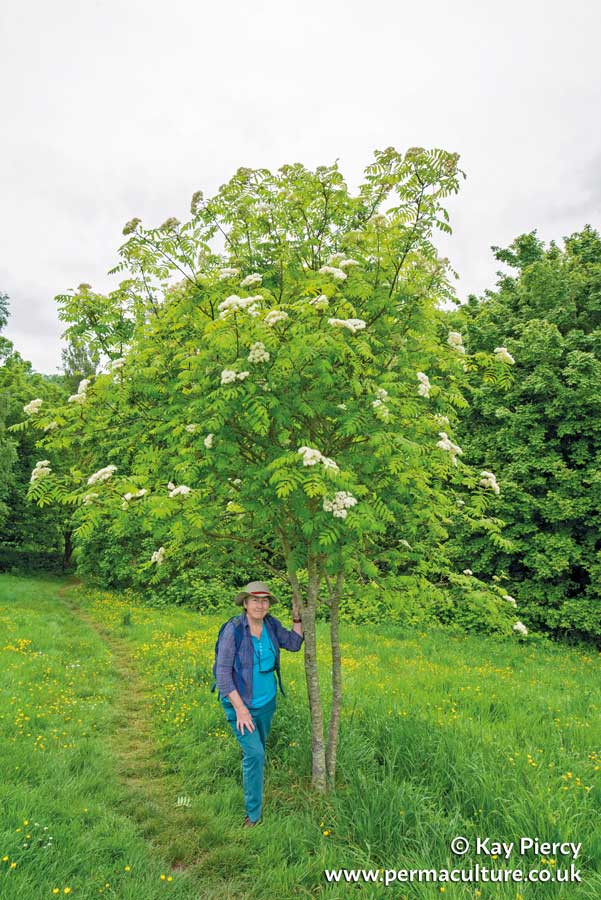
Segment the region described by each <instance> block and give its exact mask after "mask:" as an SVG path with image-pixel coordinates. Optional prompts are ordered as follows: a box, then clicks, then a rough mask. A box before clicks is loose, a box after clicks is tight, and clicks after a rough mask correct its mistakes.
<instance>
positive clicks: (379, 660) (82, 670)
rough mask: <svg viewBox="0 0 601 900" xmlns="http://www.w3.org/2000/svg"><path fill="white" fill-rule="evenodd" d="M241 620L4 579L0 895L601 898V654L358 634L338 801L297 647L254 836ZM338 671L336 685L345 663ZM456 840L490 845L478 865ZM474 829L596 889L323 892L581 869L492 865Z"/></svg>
mask: <svg viewBox="0 0 601 900" xmlns="http://www.w3.org/2000/svg"><path fill="white" fill-rule="evenodd" d="M277 614H278V615H279V616H280V617H281V618H282V620H283V621H287V613H286V611H285V610H284V611H280V610H278V612H277ZM224 617H225V616H224V615H223V614H222V615H218V616H199V615H198V614H197V613H194V612H193V611H190V610H187V609H173V608H169V609H161V610H157V609H149V608H146V607H144V606H142V605H139V604H137V603H136V602H134V600H133V599H132V598H128V597H126V596H124V595H116V594H110V593H104V592H94V591H86V590H84V589H83V587H82V586H79V585H76V584H73V583H66V582H65V581H64V580H63V581H59V580H51V579H25V578H15V577H8V576H0V773H1V776H2V777H1V778H0V812H1V814H2V815H1V820H0V898H2V900H14V898H19V900H44V898H46V897H48V898H52V897H55V896H58V895H59V894H60V895H61V896H64V895H71V896H72V897H73V898H78V900H79V898H85V900H91V898H96V897H99V896H110V897H117V898H120V900H134V898H135V900H155V898H163V897H175V898H178V900H192V898H194V900H217V898H219V900H292V898H302V897H305V898H311V897H312V898H322V897H323V898H328V900H345V898H346V897H355V896H357V895H359V896H361V897H363V898H367V900H382V898H387V900H390V898H394V900H426V898H432V897H434V896H443V897H444V898H445V900H447V898H452V900H520V898H522V900H556V898H559V900H571V898H575V900H599V898H600V897H601V817H600V812H601V785H600V772H601V716H600V715H599V712H600V711H601V657H600V655H599V654H598V653H597V652H596V651H594V650H592V649H590V650H589V649H586V648H580V649H569V648H566V647H558V646H555V645H547V644H537V643H534V642H531V641H526V642H520V641H515V640H512V641H499V640H494V639H490V638H485V637H478V636H466V635H460V634H452V633H450V632H446V631H431V632H418V631H413V630H406V631H404V632H403V631H401V630H400V629H399V628H398V627H395V626H393V625H382V626H378V627H371V626H369V627H368V626H361V627H357V626H348V625H347V626H344V627H343V629H342V643H343V647H342V649H343V660H344V661H343V675H344V689H345V706H344V711H343V721H342V731H341V744H340V752H339V779H338V785H337V790H336V793H335V794H333V795H330V796H328V797H325V798H323V797H316V796H315V795H313V794H312V793H311V791H310V786H309V773H310V753H309V739H308V715H307V707H306V699H305V691H304V683H303V668H302V654H287V655H286V656H285V657H284V660H283V674H284V683H285V687H286V691H287V697H286V698H281V697H279V698H278V710H277V713H276V716H275V718H274V726H273V729H272V733H271V735H270V739H269V746H268V764H267V769H266V792H265V813H264V824H263V825H262V826H261V827H260V828H256V829H251V830H250V831H249V830H246V831H245V830H243V829H242V828H241V821H242V816H243V807H242V791H241V783H240V782H241V779H240V755H239V749H238V746H237V743H236V742H235V740H234V738H233V736H232V735H231V733H230V732H229V729H228V728H227V726H226V724H225V721H224V717H223V711H222V710H221V708H220V706H219V704H218V703H217V701H216V698H215V696H214V695H212V694H211V693H210V691H209V686H210V681H211V676H210V669H211V664H212V656H213V646H214V642H215V637H216V634H217V630H218V628H219V624H220V622H221V621H222V620H223V618H224ZM320 640H321V641H322V646H327V635H326V633H325V626H320ZM320 665H321V671H322V675H323V677H324V679H325V680H326V681H327V674H328V668H329V659H328V653H327V651H325V652H324V653H323V655H322V658H321V662H320ZM179 795H185V796H187V797H189V799H190V806H189V807H176V805H175V804H176V800H177V797H178V796H179ZM455 835H465V836H467V837H468V838H469V840H470V841H471V843H472V847H471V849H470V851H469V852H468V853H467V854H466V855H465V857H456V856H453V855H452V853H451V851H450V849H449V845H450V841H451V839H452V837H453V836H455ZM477 836H480V837H481V838H489V839H490V840H495V841H506V842H509V841H513V842H516V841H518V840H519V838H520V837H521V836H530V837H533V838H538V839H540V840H541V841H565V842H581V843H582V849H581V852H580V855H579V859H578V861H577V865H578V867H579V868H580V870H581V873H582V883H573V884H562V883H558V882H554V881H553V880H552V879H551V881H549V882H546V883H543V884H518V885H516V884H515V883H511V882H510V883H501V884H498V883H495V884H486V883H482V882H481V883H472V884H449V883H446V884H441V885H436V884H432V883H413V884H404V885H401V884H396V885H394V886H392V885H391V886H390V887H388V888H386V887H384V885H383V884H381V883H376V884H372V883H365V882H363V881H361V880H359V881H358V882H357V883H355V884H352V883H349V884H345V883H338V884H334V883H331V884H328V883H327V882H326V879H325V878H324V870H325V869H329V870H332V869H340V868H342V867H344V868H347V869H355V870H359V869H366V870H367V869H372V870H375V869H379V870H380V871H381V872H382V874H383V870H384V869H433V870H439V869H442V868H454V867H459V868H463V869H465V870H469V869H470V868H472V867H473V866H474V865H475V864H476V863H477V862H479V863H480V864H481V865H483V864H486V865H488V866H491V865H492V866H494V865H496V866H497V867H498V868H509V867H511V868H517V867H520V868H522V869H523V870H525V871H527V870H528V869H531V868H538V869H540V870H543V871H545V872H547V873H548V874H549V876H554V874H555V872H556V871H557V869H559V868H560V867H561V866H563V865H565V863H566V860H565V859H563V858H562V857H561V855H560V854H556V855H555V856H554V857H552V856H550V854H545V853H542V852H538V853H536V852H529V853H528V854H526V855H525V856H524V857H520V856H518V855H517V854H516V853H514V854H513V855H512V857H511V859H510V860H508V861H502V860H498V861H497V862H495V860H494V859H491V858H488V857H486V856H482V855H480V856H478V854H477V853H475V850H474V845H475V840H476V837H477ZM567 862H568V863H569V860H567ZM441 886H444V888H445V889H444V891H441V890H439V888H440V887H441Z"/></svg>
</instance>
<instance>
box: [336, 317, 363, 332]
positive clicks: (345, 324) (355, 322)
mask: <svg viewBox="0 0 601 900" xmlns="http://www.w3.org/2000/svg"><path fill="white" fill-rule="evenodd" d="M365 324H366V323H365V322H364V321H363V319H328V325H335V326H337V327H340V328H348V330H349V331H350V332H352V334H356V333H357V332H358V331H362V330H363V329H364V328H365Z"/></svg>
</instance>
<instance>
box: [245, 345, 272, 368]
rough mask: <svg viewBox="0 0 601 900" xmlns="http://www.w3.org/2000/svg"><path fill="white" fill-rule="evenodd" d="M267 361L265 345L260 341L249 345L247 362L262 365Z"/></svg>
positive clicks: (267, 354)
mask: <svg viewBox="0 0 601 900" xmlns="http://www.w3.org/2000/svg"><path fill="white" fill-rule="evenodd" d="M268 359H269V353H268V352H267V350H266V349H265V344H263V343H262V342H261V341H257V342H256V343H254V344H251V348H250V353H249V354H248V361H249V362H251V363H262V362H267V361H268Z"/></svg>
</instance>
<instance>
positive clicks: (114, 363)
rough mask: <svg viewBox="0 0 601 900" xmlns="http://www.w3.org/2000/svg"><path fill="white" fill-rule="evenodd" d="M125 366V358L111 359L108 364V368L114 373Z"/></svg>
mask: <svg viewBox="0 0 601 900" xmlns="http://www.w3.org/2000/svg"><path fill="white" fill-rule="evenodd" d="M124 365H125V357H124V356H120V357H119V359H112V360H111V361H110V363H109V368H110V369H111V370H112V371H113V372H114V371H115V370H116V369H122V368H123V366H124Z"/></svg>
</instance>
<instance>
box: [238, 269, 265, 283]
mask: <svg viewBox="0 0 601 900" xmlns="http://www.w3.org/2000/svg"><path fill="white" fill-rule="evenodd" d="M262 281H263V276H262V275H260V274H259V273H258V272H254V273H253V274H252V275H247V276H246V278H243V279H242V281H241V282H240V287H254V286H255V285H256V284H261V282H262Z"/></svg>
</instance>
